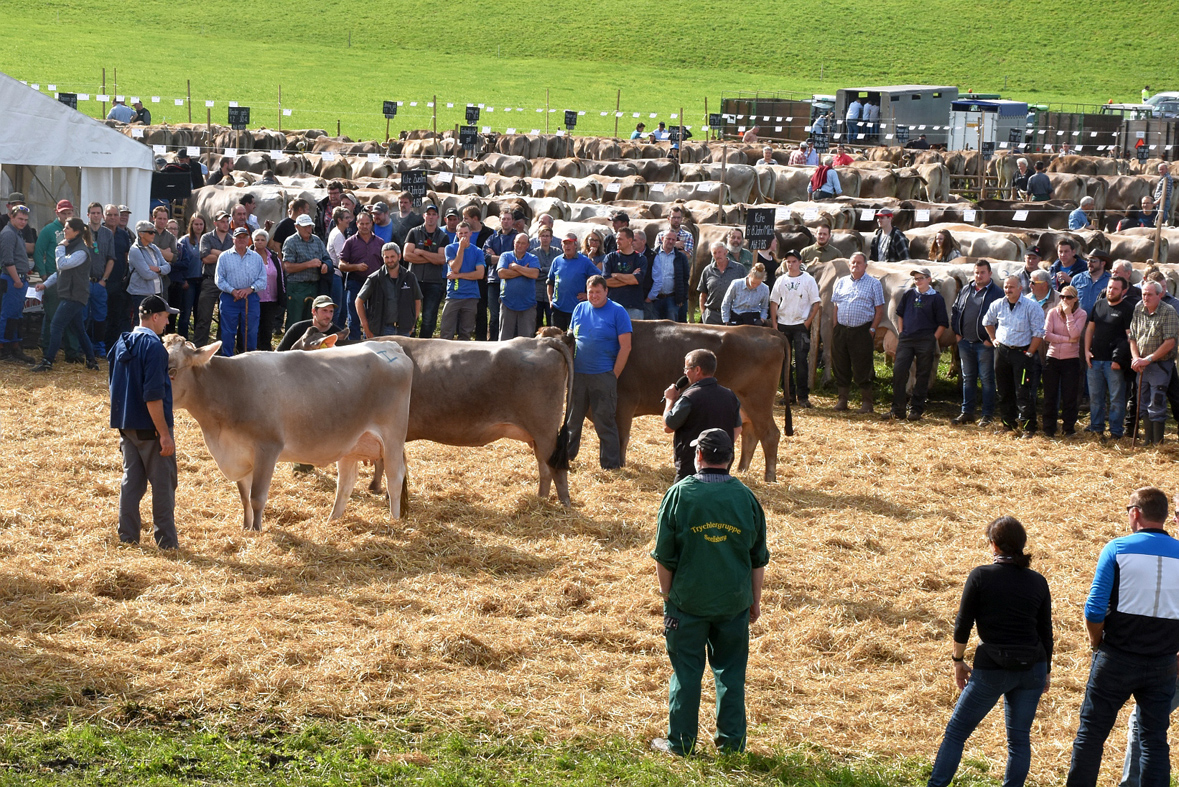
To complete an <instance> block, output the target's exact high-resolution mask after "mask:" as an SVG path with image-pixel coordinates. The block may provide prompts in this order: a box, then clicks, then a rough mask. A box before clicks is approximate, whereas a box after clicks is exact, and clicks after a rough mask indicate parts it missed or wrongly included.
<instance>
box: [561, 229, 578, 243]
mask: <svg viewBox="0 0 1179 787" xmlns="http://www.w3.org/2000/svg"><path fill="white" fill-rule="evenodd" d="M567 240H571V241H573V242H574V243H577V240H578V238H577V233H576V232H566V233H565V234H564V235H562V236H561V242H562V243H564V242H565V241H567Z"/></svg>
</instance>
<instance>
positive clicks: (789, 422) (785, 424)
mask: <svg viewBox="0 0 1179 787" xmlns="http://www.w3.org/2000/svg"><path fill="white" fill-rule="evenodd" d="M774 331H775V332H776V333H777V334H778V336H780V337H782V344H783V345H785V349H786V355H785V359H786V360H785V362H784V365H783V367H782V368H783V369H784V370H785V374H783V375H782V400H783V401H784V402H785V403H786V404H785V408H786V409H785V412H784V413H783V414H782V431H783V432H784V433H785V434H786V436H787V437H794V414H793V413H792V412H791V411H790V373H791V369H790V362H791V361H792V360H793V358H792V356H793V354H794V353H793V351H794V348H793V346H792V343H791V341H790V340H789V339H788V338H786V334H784V333H781V332H779V331H778V330H777V328H774Z"/></svg>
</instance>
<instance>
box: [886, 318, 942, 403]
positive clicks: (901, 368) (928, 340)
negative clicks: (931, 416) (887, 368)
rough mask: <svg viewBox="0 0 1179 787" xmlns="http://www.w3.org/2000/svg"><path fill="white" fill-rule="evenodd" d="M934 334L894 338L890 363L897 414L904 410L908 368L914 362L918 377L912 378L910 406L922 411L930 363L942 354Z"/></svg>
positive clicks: (931, 371) (930, 370)
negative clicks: (894, 354)
mask: <svg viewBox="0 0 1179 787" xmlns="http://www.w3.org/2000/svg"><path fill="white" fill-rule="evenodd" d="M941 352H942V351H941V347H940V346H939V345H938V343H937V337H936V336H934V335H933V334H932V333H930V334H925V335H922V336H902V337H901V338H900V339H899V340H898V341H897V354H896V360H895V361H894V363H893V366H892V414H893V415H895V416H897V417H898V418H900V417H902V416H904V414H905V388H906V387H907V386H908V384H909V369H910V368H912V366H913V363H914V361H915V362H916V363H917V378H916V379H915V380H914V381H913V398H912V399H911V400H910V401H909V410H910V411H912V412H914V413H916V414H917V415H921V414H922V413H924V412H925V399H926V397H927V396H928V395H929V378H930V375H932V374H933V365H934V364H935V363H937V359H938V356H940V355H941Z"/></svg>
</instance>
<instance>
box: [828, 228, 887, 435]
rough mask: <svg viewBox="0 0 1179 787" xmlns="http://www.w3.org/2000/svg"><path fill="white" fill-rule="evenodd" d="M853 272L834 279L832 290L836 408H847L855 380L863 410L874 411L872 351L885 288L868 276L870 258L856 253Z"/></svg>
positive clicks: (833, 369)
mask: <svg viewBox="0 0 1179 787" xmlns="http://www.w3.org/2000/svg"><path fill="white" fill-rule="evenodd" d="M849 262H850V264H851V273H850V274H849V275H847V276H844V277H843V278H841V279H839V281H837V282H835V289H834V290H833V291H832V293H831V305H832V307H833V308H834V310H835V312H834V323H835V334H834V336H833V337H832V341H831V367H832V369H831V371H832V372H833V373H834V374H835V386H836V388H837V389H838V390H839V401H838V402H837V403H836V404H835V409H836V410H846V409H847V396H848V393H850V391H851V384H852V381H853V380H854V381H855V383H856V385H857V386H859V388H860V410H859V411H860V412H861V413H870V412H872V374H873V369H872V353H873V352H874V351H875V349H876V328H877V327H878V326H879V325H880V321H881V320H882V319H884V288H883V287H881V286H880V281H879V280H878V279H876V277H874V276H869V275H868V258H867V257H865V256H864V254H863V252H858V251H857V252H856V253H855V254H853V255H852V256H851V260H849Z"/></svg>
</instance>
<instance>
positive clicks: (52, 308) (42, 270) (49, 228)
mask: <svg viewBox="0 0 1179 787" xmlns="http://www.w3.org/2000/svg"><path fill="white" fill-rule="evenodd" d="M55 212H56V213H57V218H56V219H54V220H53V221H51V222H49V223H48V224H46V225H45V226H44V227H43V228H42V229H41V232H40V234H38V235H37V245H36V246H34V247H33V270H35V271H36V272H37V275H39V276H40V277H41V281H45V280H46V279H48V278H49V277H50V276H51V275H52V274H53V273H54V272H56V271H57V259H56V257H55V256H54V255H55V250H56V248H57V244H58V242H59V241H60V240H61V239H62V238H63V237H65V236H64V235H63V234H62V233H63V231H64V228H65V223H66V222H67V221H69V220H70V219H71V218H73V216H74V205H73V203H71V202H70V201H69V200H68V199H63V200H60V201H59V202H58V203H57V207H56V210H55ZM57 303H58V298H57V291H56V290H52V291H49V290H47V291H46V292H45V295H44V296H43V298H42V306H43V307H44V309H45V319H44V321H43V322H42V323H41V351H42V352H44V351H45V349H46V348H48V347H49V323H51V322H53V315H54V313H55V312H57ZM65 359H66V360H67V361H69V362H71V363H78V362H80V361H81V359H82V350H81V348H79V347H78V340H77V339H76V338H75V337H74V334H73V332H72V331H66V337H65Z"/></svg>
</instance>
